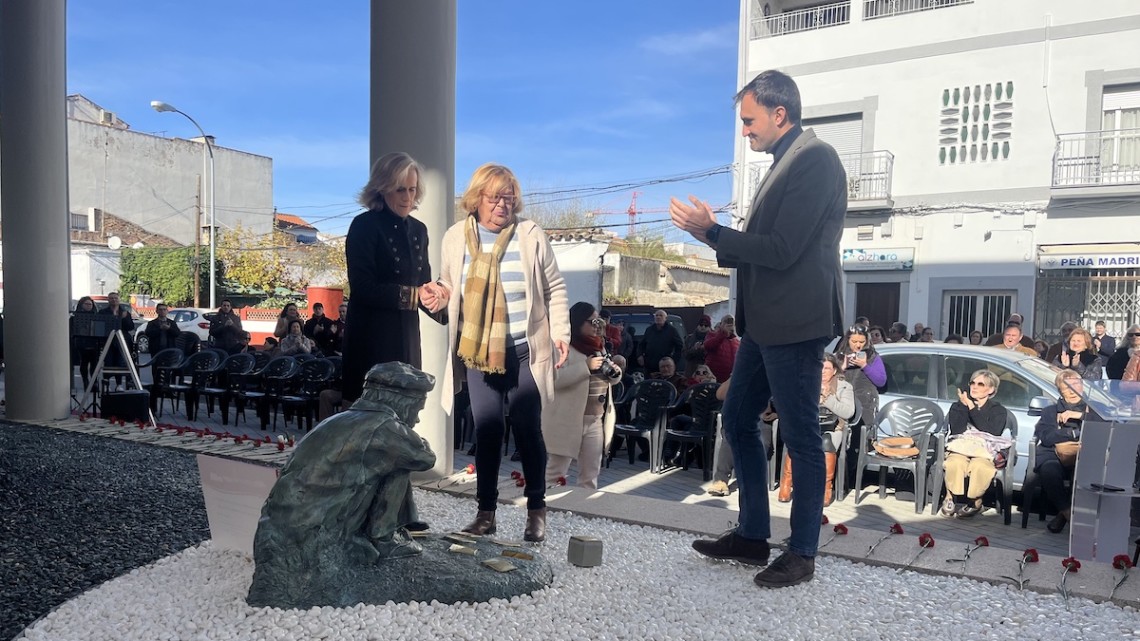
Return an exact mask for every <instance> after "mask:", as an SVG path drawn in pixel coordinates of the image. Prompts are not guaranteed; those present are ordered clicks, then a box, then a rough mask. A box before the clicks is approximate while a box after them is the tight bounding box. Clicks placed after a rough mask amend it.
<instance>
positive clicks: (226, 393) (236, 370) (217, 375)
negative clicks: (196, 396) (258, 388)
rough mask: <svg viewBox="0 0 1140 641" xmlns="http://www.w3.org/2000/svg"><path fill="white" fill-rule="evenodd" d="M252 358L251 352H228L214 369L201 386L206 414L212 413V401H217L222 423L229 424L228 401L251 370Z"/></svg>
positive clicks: (211, 414)
mask: <svg viewBox="0 0 1140 641" xmlns="http://www.w3.org/2000/svg"><path fill="white" fill-rule="evenodd" d="M254 364H255V362H254V358H253V355H252V354H230V355H229V356H227V357H226V359H225V360H224V361H222V363H221V365H219V366H218V368H217V369H216V370H214V373H213V375H212V376H211V377H210V382H209V384H208V385H207V386H206V387H204V388H202V396H205V397H206V416H213V415H214V403H215V401H216V402H217V403H218V406H219V408H220V409H221V411H222V425H229V424H230V420H229V419H230V401H231V400H232V399H233V397H234V395H235V394H236V393H237V392H238V391H239V390H240V389H241V385H242V383H243V382H244V379H243V378H242V377H243V376H244V375H245V374H248V373H250V372H252V371H253V366H254Z"/></svg>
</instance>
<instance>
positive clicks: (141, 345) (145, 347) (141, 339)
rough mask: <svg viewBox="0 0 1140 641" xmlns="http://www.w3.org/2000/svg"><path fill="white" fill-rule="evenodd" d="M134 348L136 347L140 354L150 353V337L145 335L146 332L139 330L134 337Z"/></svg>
mask: <svg viewBox="0 0 1140 641" xmlns="http://www.w3.org/2000/svg"><path fill="white" fill-rule="evenodd" d="M135 349H137V350H138V352H139V353H140V354H149V353H150V339H149V338H147V337H146V334H144V333H142V332H139V333H138V335H137V336H136V337H135Z"/></svg>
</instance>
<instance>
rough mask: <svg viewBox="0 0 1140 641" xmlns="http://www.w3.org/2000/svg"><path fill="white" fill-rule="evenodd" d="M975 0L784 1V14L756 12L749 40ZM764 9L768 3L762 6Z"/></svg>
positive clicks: (900, 14) (940, 7)
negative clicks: (807, 4)
mask: <svg viewBox="0 0 1140 641" xmlns="http://www.w3.org/2000/svg"><path fill="white" fill-rule="evenodd" d="M973 3H974V0H843V1H842V2H832V3H828V4H820V5H816V6H811V7H800V8H793V7H794V6H795V5H797V4H805V3H803V2H800V1H799V0H784V2H783V3H777V4H783V5H784V6H785V7H787V6H789V5H792V6H791V7H789V8H788V10H786V11H779V10H778V9H777V11H779V12H778V13H771V14H769V15H760V12H759V11H757V12H756V15H754V16H753V18H752V22H751V24H750V25H749V39H751V40H759V39H761V38H774V37H776V36H786V35H789V34H793V33H803V32H805V31H816V30H818V29H825V28H827V27H838V26H841V25H845V24H850V23H852V22H860V21H862V20H878V19H881V18H890V17H893V16H904V15H908V14H912V13H919V12H922V11H933V10H935V9H946V8H949V7H956V6H959V5H964V4H973ZM765 4H766V6H767V3H765Z"/></svg>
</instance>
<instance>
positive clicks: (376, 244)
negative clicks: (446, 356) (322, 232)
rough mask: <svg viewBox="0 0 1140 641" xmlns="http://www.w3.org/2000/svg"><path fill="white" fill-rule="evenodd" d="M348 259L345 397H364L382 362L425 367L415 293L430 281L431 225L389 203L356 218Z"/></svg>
mask: <svg viewBox="0 0 1140 641" xmlns="http://www.w3.org/2000/svg"><path fill="white" fill-rule="evenodd" d="M345 256H346V258H347V259H348V285H349V288H350V290H351V291H352V297H351V298H350V299H349V301H348V327H347V328H346V331H345V335H344V398H345V400H346V401H347V400H355V399H357V398H359V397H360V392H361V389H362V388H363V385H364V375H365V374H366V373H368V370H369V369H370V368H371V367H372V366H373V365H376V364H377V363H386V362H389V361H400V362H403V363H407V364H409V365H411V366H413V367H417V368H418V367H420V366H421V356H420V313H419V311H418V309H417V307H416V306H415V305H414V302H415V299H413V298H411V292H412V291H414V290H415V289H416V288H417V287H419V286H420V285H423V284H424V283H426V282H429V281H431V279H432V276H431V265H430V264H429V263H428V234H427V226H425V225H424V224H423V223H422V222H420V221H419V220H418V219H416V218H413V217H411V216H409V217H407V218H400V216H399V215H397V214H396V213H395V212H393V211H392V210H390V209H388V208H387V207H385V208H384V209H381V210H370V211H366V212H364V213H363V214H360V215H359V216H357V217H356V218H354V219H353V220H352V225H350V226H349V228H348V236H347V237H346V239H345Z"/></svg>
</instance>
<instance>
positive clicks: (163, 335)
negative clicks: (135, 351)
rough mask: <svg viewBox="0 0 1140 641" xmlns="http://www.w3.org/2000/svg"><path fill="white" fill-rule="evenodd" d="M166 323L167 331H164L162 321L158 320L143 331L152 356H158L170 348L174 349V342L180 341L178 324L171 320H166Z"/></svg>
mask: <svg viewBox="0 0 1140 641" xmlns="http://www.w3.org/2000/svg"><path fill="white" fill-rule="evenodd" d="M166 323H167V327H166V329H162V320H161V319H158V318H156V319H154V320H152V321H150V322H149V323H147V324H146V329H144V330H143V333H144V334H146V339H147V347H148V349H149V350H150V353H151V354H157V353H159V352H160V351H162V350H164V349H166V348H168V347H174V341H176V340H178V334H179V332H180V330H179V329H178V323H175V322H174V321H173V320H171V319H169V318H167V319H166Z"/></svg>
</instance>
